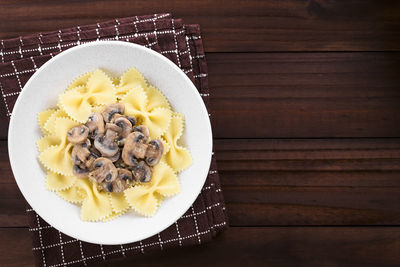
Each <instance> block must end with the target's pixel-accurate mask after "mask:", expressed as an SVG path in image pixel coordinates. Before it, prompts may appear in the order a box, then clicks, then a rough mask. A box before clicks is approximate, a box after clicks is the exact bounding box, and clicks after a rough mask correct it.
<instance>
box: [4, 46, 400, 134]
mask: <svg viewBox="0 0 400 267" xmlns="http://www.w3.org/2000/svg"><path fill="white" fill-rule="evenodd" d="M207 59H208V63H209V79H210V88H211V108H212V111H213V116H212V117H211V118H212V123H213V128H214V129H213V133H214V137H216V138H282V137H285V138H296V137H304V138H317V137H399V136H400V115H399V114H400V105H399V103H400V90H399V88H398V84H399V75H398V73H399V71H400V53H262V54H260V53H258V54H257V53H243V54H242V53H238V54H224V53H218V54H208V55H207ZM2 125H3V124H2ZM6 137H7V127H1V128H0V138H6Z"/></svg>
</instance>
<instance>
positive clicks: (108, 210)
mask: <svg viewBox="0 0 400 267" xmlns="http://www.w3.org/2000/svg"><path fill="white" fill-rule="evenodd" d="M75 185H76V186H77V187H78V188H80V189H82V191H84V192H85V196H86V197H85V199H84V200H83V202H82V206H81V218H82V220H84V221H91V222H95V221H102V220H105V219H107V218H108V217H110V216H111V215H112V214H113V210H112V206H111V203H110V199H109V196H108V193H107V192H104V191H99V190H98V189H97V185H96V184H94V183H92V182H90V181H89V180H88V179H77V180H76V184H75Z"/></svg>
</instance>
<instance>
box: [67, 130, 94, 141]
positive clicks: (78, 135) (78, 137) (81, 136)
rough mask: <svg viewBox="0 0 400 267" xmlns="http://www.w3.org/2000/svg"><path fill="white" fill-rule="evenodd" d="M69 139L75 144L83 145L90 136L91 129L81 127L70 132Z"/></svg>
mask: <svg viewBox="0 0 400 267" xmlns="http://www.w3.org/2000/svg"><path fill="white" fill-rule="evenodd" d="M67 135H68V136H67V139H68V141H69V142H71V143H73V144H82V143H83V142H85V140H86V138H87V137H88V135H89V128H88V127H86V126H85V125H79V126H76V127H74V128H72V129H71V130H69V131H68V134H67Z"/></svg>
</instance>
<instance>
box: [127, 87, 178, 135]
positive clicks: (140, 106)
mask: <svg viewBox="0 0 400 267" xmlns="http://www.w3.org/2000/svg"><path fill="white" fill-rule="evenodd" d="M121 103H123V104H124V105H125V114H126V115H128V116H134V117H135V118H136V119H138V121H139V122H140V124H144V125H146V126H147V128H149V132H150V138H152V139H155V138H158V137H159V136H161V135H162V134H163V133H164V132H165V130H166V129H167V128H168V125H169V122H170V120H171V114H172V111H171V110H170V109H167V108H163V107H157V108H153V109H152V110H149V109H148V108H147V105H148V99H147V95H146V93H145V91H144V89H143V88H142V87H136V88H133V89H132V90H130V91H129V92H128V93H127V94H126V95H125V96H124V98H123V99H121Z"/></svg>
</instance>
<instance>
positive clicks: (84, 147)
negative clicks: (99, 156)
mask: <svg viewBox="0 0 400 267" xmlns="http://www.w3.org/2000/svg"><path fill="white" fill-rule="evenodd" d="M89 147H90V141H89V139H86V142H84V143H82V144H76V145H74V148H72V153H71V156H72V160H73V162H74V164H75V165H79V164H80V163H85V162H86V161H87V159H88V157H89V155H90V150H89Z"/></svg>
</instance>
